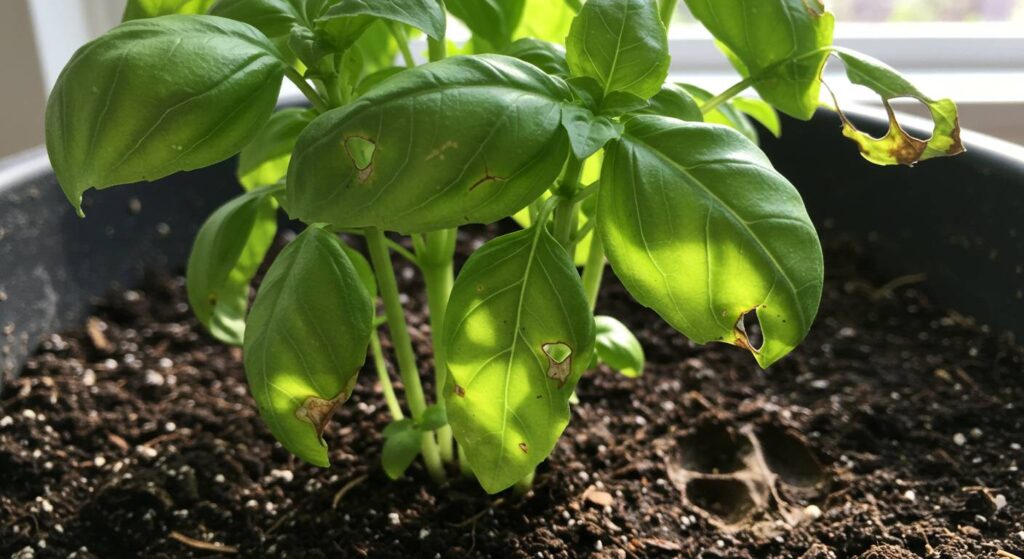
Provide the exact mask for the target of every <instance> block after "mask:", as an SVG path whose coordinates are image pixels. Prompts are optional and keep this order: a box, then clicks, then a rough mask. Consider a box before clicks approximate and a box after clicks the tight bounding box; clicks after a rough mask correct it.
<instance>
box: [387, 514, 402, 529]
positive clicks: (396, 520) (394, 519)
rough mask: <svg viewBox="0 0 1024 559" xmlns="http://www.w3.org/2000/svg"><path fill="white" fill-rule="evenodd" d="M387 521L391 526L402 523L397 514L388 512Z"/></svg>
mask: <svg viewBox="0 0 1024 559" xmlns="http://www.w3.org/2000/svg"><path fill="white" fill-rule="evenodd" d="M388 520H390V521H391V524H392V525H393V526H398V525H399V524H401V523H402V517H400V516H398V513H397V512H389V513H388Z"/></svg>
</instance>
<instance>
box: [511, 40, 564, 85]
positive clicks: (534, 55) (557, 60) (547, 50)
mask: <svg viewBox="0 0 1024 559" xmlns="http://www.w3.org/2000/svg"><path fill="white" fill-rule="evenodd" d="M502 54H504V55H506V56H511V57H513V58H518V59H519V60H525V61H527V62H529V63H530V64H533V65H534V66H536V67H538V68H540V69H541V70H544V71H545V72H547V73H549V74H551V75H552V76H559V77H566V76H568V75H569V63H568V62H566V60H565V49H564V48H562V46H561V45H557V44H555V43H549V42H547V41H541V40H540V39H519V40H518V41H516V42H514V43H512V44H511V45H509V46H508V47H506V48H505V50H504V51H502Z"/></svg>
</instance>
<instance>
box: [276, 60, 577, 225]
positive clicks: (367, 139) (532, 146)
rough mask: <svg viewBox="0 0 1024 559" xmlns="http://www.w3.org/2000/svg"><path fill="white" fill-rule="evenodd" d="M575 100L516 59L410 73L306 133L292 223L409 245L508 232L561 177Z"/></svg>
mask: <svg viewBox="0 0 1024 559" xmlns="http://www.w3.org/2000/svg"><path fill="white" fill-rule="evenodd" d="M570 99H571V95H570V93H569V91H568V89H567V88H566V86H565V84H564V83H563V82H562V81H561V80H558V79H557V78H553V77H551V76H548V75H547V74H545V73H544V72H542V71H541V70H539V69H537V68H536V67H534V66H532V65H530V64H528V63H526V62H522V61H520V60H516V59H514V58H509V57H505V56H499V55H480V56H472V57H468V56H462V57H455V58H450V59H447V60H444V61H442V62H435V63H432V64H427V65H424V66H420V67H418V68H413V69H410V70H406V71H405V72H403V73H401V74H399V75H397V76H394V77H392V78H390V79H388V80H386V81H385V82H383V83H381V84H380V85H378V86H377V87H375V88H374V89H372V90H371V91H369V92H367V93H366V94H365V95H364V96H362V97H360V98H359V100H358V101H356V102H355V103H353V104H352V105H349V106H347V107H344V108H341V109H335V110H333V111H329V112H327V113H324V114H323V115H321V116H319V117H317V119H316V120H314V121H313V123H312V124H310V125H309V127H307V128H306V130H305V131H304V132H303V133H302V135H301V136H300V137H299V141H298V143H297V144H296V146H295V153H294V155H293V157H292V165H291V167H290V168H289V171H288V173H289V174H288V210H289V213H290V214H291V215H292V216H293V217H296V218H299V219H302V220H303V221H305V222H307V223H330V224H332V225H335V226H337V227H344V228H350V227H367V226H373V227H380V228H381V229H386V230H392V231H399V232H403V233H415V232H421V231H431V230H436V229H443V228H448V227H454V226H456V225H462V224H464V223H473V222H475V223H490V222H493V221H497V220H498V219H501V218H503V217H506V216H508V215H511V214H513V213H515V212H516V211H518V210H519V209H521V208H524V207H526V205H527V204H529V203H530V202H532V201H533V200H535V199H536V198H537V197H538V196H540V194H541V193H542V192H544V190H546V189H547V188H548V187H549V186H550V185H551V184H552V183H553V182H554V180H555V179H556V178H557V177H558V174H559V173H560V172H561V170H562V166H563V164H564V162H565V159H566V156H567V143H568V142H567V140H566V136H565V133H564V132H562V130H561V127H560V123H561V112H562V106H563V104H564V103H565V102H567V101H569V100H570Z"/></svg>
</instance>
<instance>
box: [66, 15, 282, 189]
mask: <svg viewBox="0 0 1024 559" xmlns="http://www.w3.org/2000/svg"><path fill="white" fill-rule="evenodd" d="M283 73H284V64H283V63H282V62H281V61H280V60H279V59H278V56H277V55H276V51H275V49H274V47H273V45H272V44H270V42H269V40H268V39H267V38H266V37H264V36H263V35H261V34H260V33H259V32H257V31H256V30H255V29H254V28H252V27H250V26H248V25H245V24H242V23H238V22H235V21H231V20H228V19H223V18H219V17H214V16H180V15H177V16H163V17H159V18H153V19H140V20H135V21H130V22H127V23H123V24H121V25H119V26H118V27H116V28H114V29H113V30H112V31H110V32H108V33H107V34H105V35H103V36H102V37H100V38H99V39H96V40H95V41H92V42H91V43H88V44H87V45H85V46H84V47H82V48H81V49H79V50H78V52H76V53H75V55H74V56H73V57H72V59H71V61H70V62H69V63H68V65H67V67H66V68H65V69H64V71H63V72H62V73H61V75H60V77H59V78H58V79H57V83H56V85H55V87H54V90H53V93H52V94H51V95H50V100H49V103H48V105H47V110H46V146H47V151H48V152H49V155H50V161H51V163H52V164H53V168H54V171H55V172H56V174H57V178H58V179H59V181H60V184H61V187H62V188H63V189H64V193H65V195H66V196H67V197H68V200H69V201H70V202H71V203H72V205H74V206H75V207H76V208H79V207H80V206H81V199H82V193H83V192H85V191H86V190H88V189H89V188H93V187H95V188H108V187H111V186H115V185H119V184H127V183H132V182H138V181H142V180H156V179H159V178H163V177H165V176H167V175H170V174H172V173H175V172H178V171H188V170H192V169H198V168H201V167H206V166H208V165H212V164H214V163H217V162H220V161H223V160H224V159H227V158H228V157H231V156H232V155H234V154H236V153H238V151H239V150H240V149H242V147H244V146H245V145H246V144H247V143H248V142H249V141H250V140H251V139H252V138H253V136H255V135H256V133H257V132H259V130H260V129H261V128H263V125H264V123H266V122H267V119H268V118H270V115H271V113H272V112H273V110H274V105H275V104H276V103H277V95H278V91H279V89H280V86H281V78H282V76H283ZM143 92H144V94H143Z"/></svg>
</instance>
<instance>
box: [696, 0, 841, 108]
mask: <svg viewBox="0 0 1024 559" xmlns="http://www.w3.org/2000/svg"><path fill="white" fill-rule="evenodd" d="M686 5H687V6H689V7H690V11H691V12H693V15H694V17H696V18H697V19H698V20H700V22H701V23H703V24H704V26H705V27H707V29H708V31H710V32H711V34H712V35H714V36H715V38H716V39H718V41H719V44H720V46H722V47H723V50H725V51H726V54H727V55H729V58H730V60H731V61H732V63H733V65H734V66H736V69H737V70H738V71H739V72H740V73H741V74H743V75H744V76H752V77H754V78H756V80H755V81H754V88H756V89H757V92H758V93H759V94H760V95H761V97H762V98H763V99H764V100H765V101H768V102H769V103H771V104H772V105H774V106H775V107H776V108H778V109H779V110H781V111H782V112H784V113H786V114H788V115H791V116H793V117H796V118H800V119H804V120H807V119H809V118H811V116H813V115H814V111H815V109H817V108H818V97H819V95H820V91H821V82H820V81H819V77H820V76H821V70H822V68H823V67H824V65H825V61H826V60H827V59H828V55H829V50H828V47H829V46H831V45H832V30H833V27H834V26H835V19H834V18H833V17H832V14H831V13H829V12H827V11H825V6H824V5H823V4H822V3H821V0H770V1H752V0H686Z"/></svg>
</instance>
